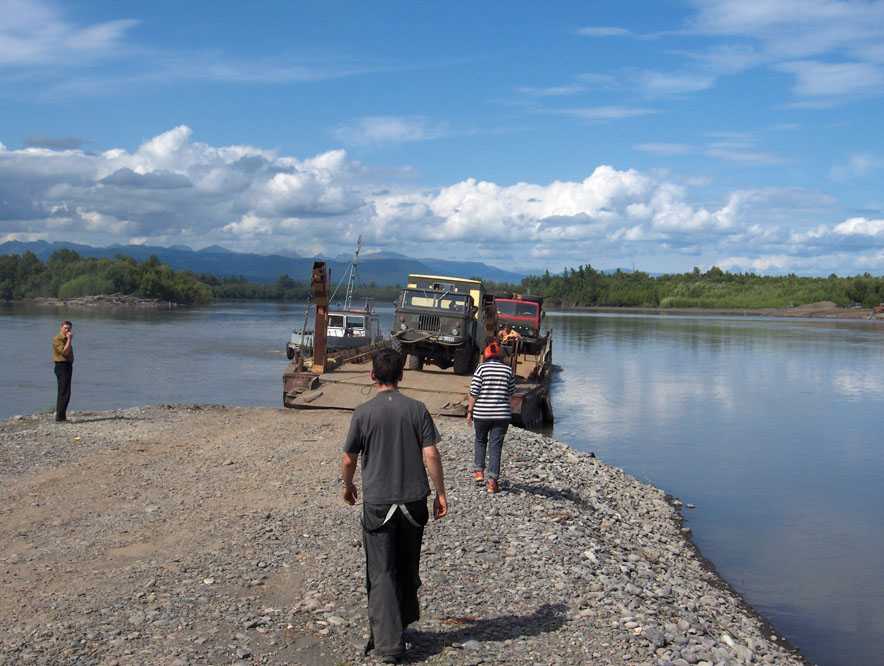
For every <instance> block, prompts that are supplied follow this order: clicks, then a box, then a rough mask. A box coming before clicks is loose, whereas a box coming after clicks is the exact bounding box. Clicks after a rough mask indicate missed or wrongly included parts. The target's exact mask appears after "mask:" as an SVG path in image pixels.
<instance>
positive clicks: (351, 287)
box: [344, 234, 362, 310]
mask: <svg viewBox="0 0 884 666" xmlns="http://www.w3.org/2000/svg"><path fill="white" fill-rule="evenodd" d="M361 249H362V234H359V238H357V239H356V252H355V253H354V254H353V263H351V264H350V274H349V275H348V276H347V293H346V295H345V296H344V310H349V309H350V306H351V305H352V303H353V292H354V291H355V289H356V274H357V272H358V270H359V268H358V266H359V251H360V250H361Z"/></svg>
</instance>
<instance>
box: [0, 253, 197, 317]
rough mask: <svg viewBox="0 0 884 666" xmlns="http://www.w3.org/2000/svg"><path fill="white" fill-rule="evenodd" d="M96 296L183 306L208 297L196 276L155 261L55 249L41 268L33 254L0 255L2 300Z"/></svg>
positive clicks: (0, 290) (194, 303) (151, 258)
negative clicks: (126, 297) (167, 302)
mask: <svg viewBox="0 0 884 666" xmlns="http://www.w3.org/2000/svg"><path fill="white" fill-rule="evenodd" d="M99 294H125V295H131V296H138V297H140V298H148V299H158V300H163V301H172V302H174V303H181V304H186V305H199V304H203V303H208V302H209V301H211V300H212V298H213V295H212V289H211V287H209V285H207V284H205V282H203V281H202V280H200V279H199V277H197V276H196V275H194V274H193V273H190V272H188V271H174V270H172V269H171V268H169V267H168V266H167V265H165V264H163V263H162V262H160V261H159V260H158V259H157V258H156V257H150V258H149V259H147V260H146V261H141V262H139V261H136V260H135V259H132V258H131V257H127V256H124V255H118V256H117V257H115V258H113V259H97V258H93V257H81V256H80V255H79V254H78V253H76V252H74V251H72V250H58V251H56V252H54V253H53V254H52V255H51V256H50V257H49V258H48V259H47V260H46V262H45V263H44V262H42V261H40V259H38V258H37V256H36V255H35V254H34V253H33V252H25V253H24V254H22V255H17V254H11V255H4V256H0V299H2V300H7V301H18V300H25V299H31V298H60V299H70V298H79V297H82V296H95V295H99Z"/></svg>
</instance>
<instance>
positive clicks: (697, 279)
mask: <svg viewBox="0 0 884 666" xmlns="http://www.w3.org/2000/svg"><path fill="white" fill-rule="evenodd" d="M522 288H523V290H524V291H525V292H527V293H531V294H536V295H538V296H544V297H545V298H546V299H547V302H548V304H550V305H557V306H563V307H591V306H602V307H654V308H738V309H760V308H789V307H797V306H799V305H804V304H807V303H817V302H820V301H832V302H833V303H835V304H836V305H840V306H842V307H847V306H849V305H852V304H862V305H864V306H866V307H871V306H873V305H877V304H879V303H882V302H884V278H882V277H874V276H872V275H870V274H868V273H866V274H864V275H858V276H855V277H838V276H837V275H835V274H832V275H830V276H829V277H827V278H823V277H798V276H797V275H785V276H762V275H755V274H754V273H728V272H725V271H722V270H721V269H720V268H718V267H715V266H713V267H712V268H711V269H709V270H708V271H706V272H702V271H700V269H698V268H695V269H694V270H693V271H691V272H690V273H679V274H672V275H660V276H652V275H649V274H648V273H642V272H640V271H634V272H626V271H619V270H618V271H615V272H613V273H605V272H602V271H599V270H596V269H594V268H593V267H592V266H589V265H586V266H580V267H578V268H576V269H567V270H565V271H564V272H563V273H562V274H557V275H551V274H550V273H549V271H547V272H546V273H544V274H543V275H538V276H529V277H527V278H525V279H524V280H523V282H522Z"/></svg>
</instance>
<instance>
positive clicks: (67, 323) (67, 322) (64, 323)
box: [61, 319, 74, 328]
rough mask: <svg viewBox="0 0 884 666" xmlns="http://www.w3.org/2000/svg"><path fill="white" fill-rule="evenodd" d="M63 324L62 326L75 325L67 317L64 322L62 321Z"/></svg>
mask: <svg viewBox="0 0 884 666" xmlns="http://www.w3.org/2000/svg"><path fill="white" fill-rule="evenodd" d="M61 325H62V326H70V327H71V328H73V327H74V325H73V324H72V323H71V322H70V321H69V320H67V319H65V320H64V321H63V322H61Z"/></svg>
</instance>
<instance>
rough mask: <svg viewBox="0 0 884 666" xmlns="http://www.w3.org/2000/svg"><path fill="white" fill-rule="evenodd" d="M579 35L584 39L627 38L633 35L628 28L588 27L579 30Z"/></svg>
mask: <svg viewBox="0 0 884 666" xmlns="http://www.w3.org/2000/svg"><path fill="white" fill-rule="evenodd" d="M577 34H578V35H582V36H583V37H626V36H629V35H631V34H632V33H631V32H630V31H629V30H627V29H626V28H617V27H614V26H588V27H585V28H580V29H578V30H577Z"/></svg>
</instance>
